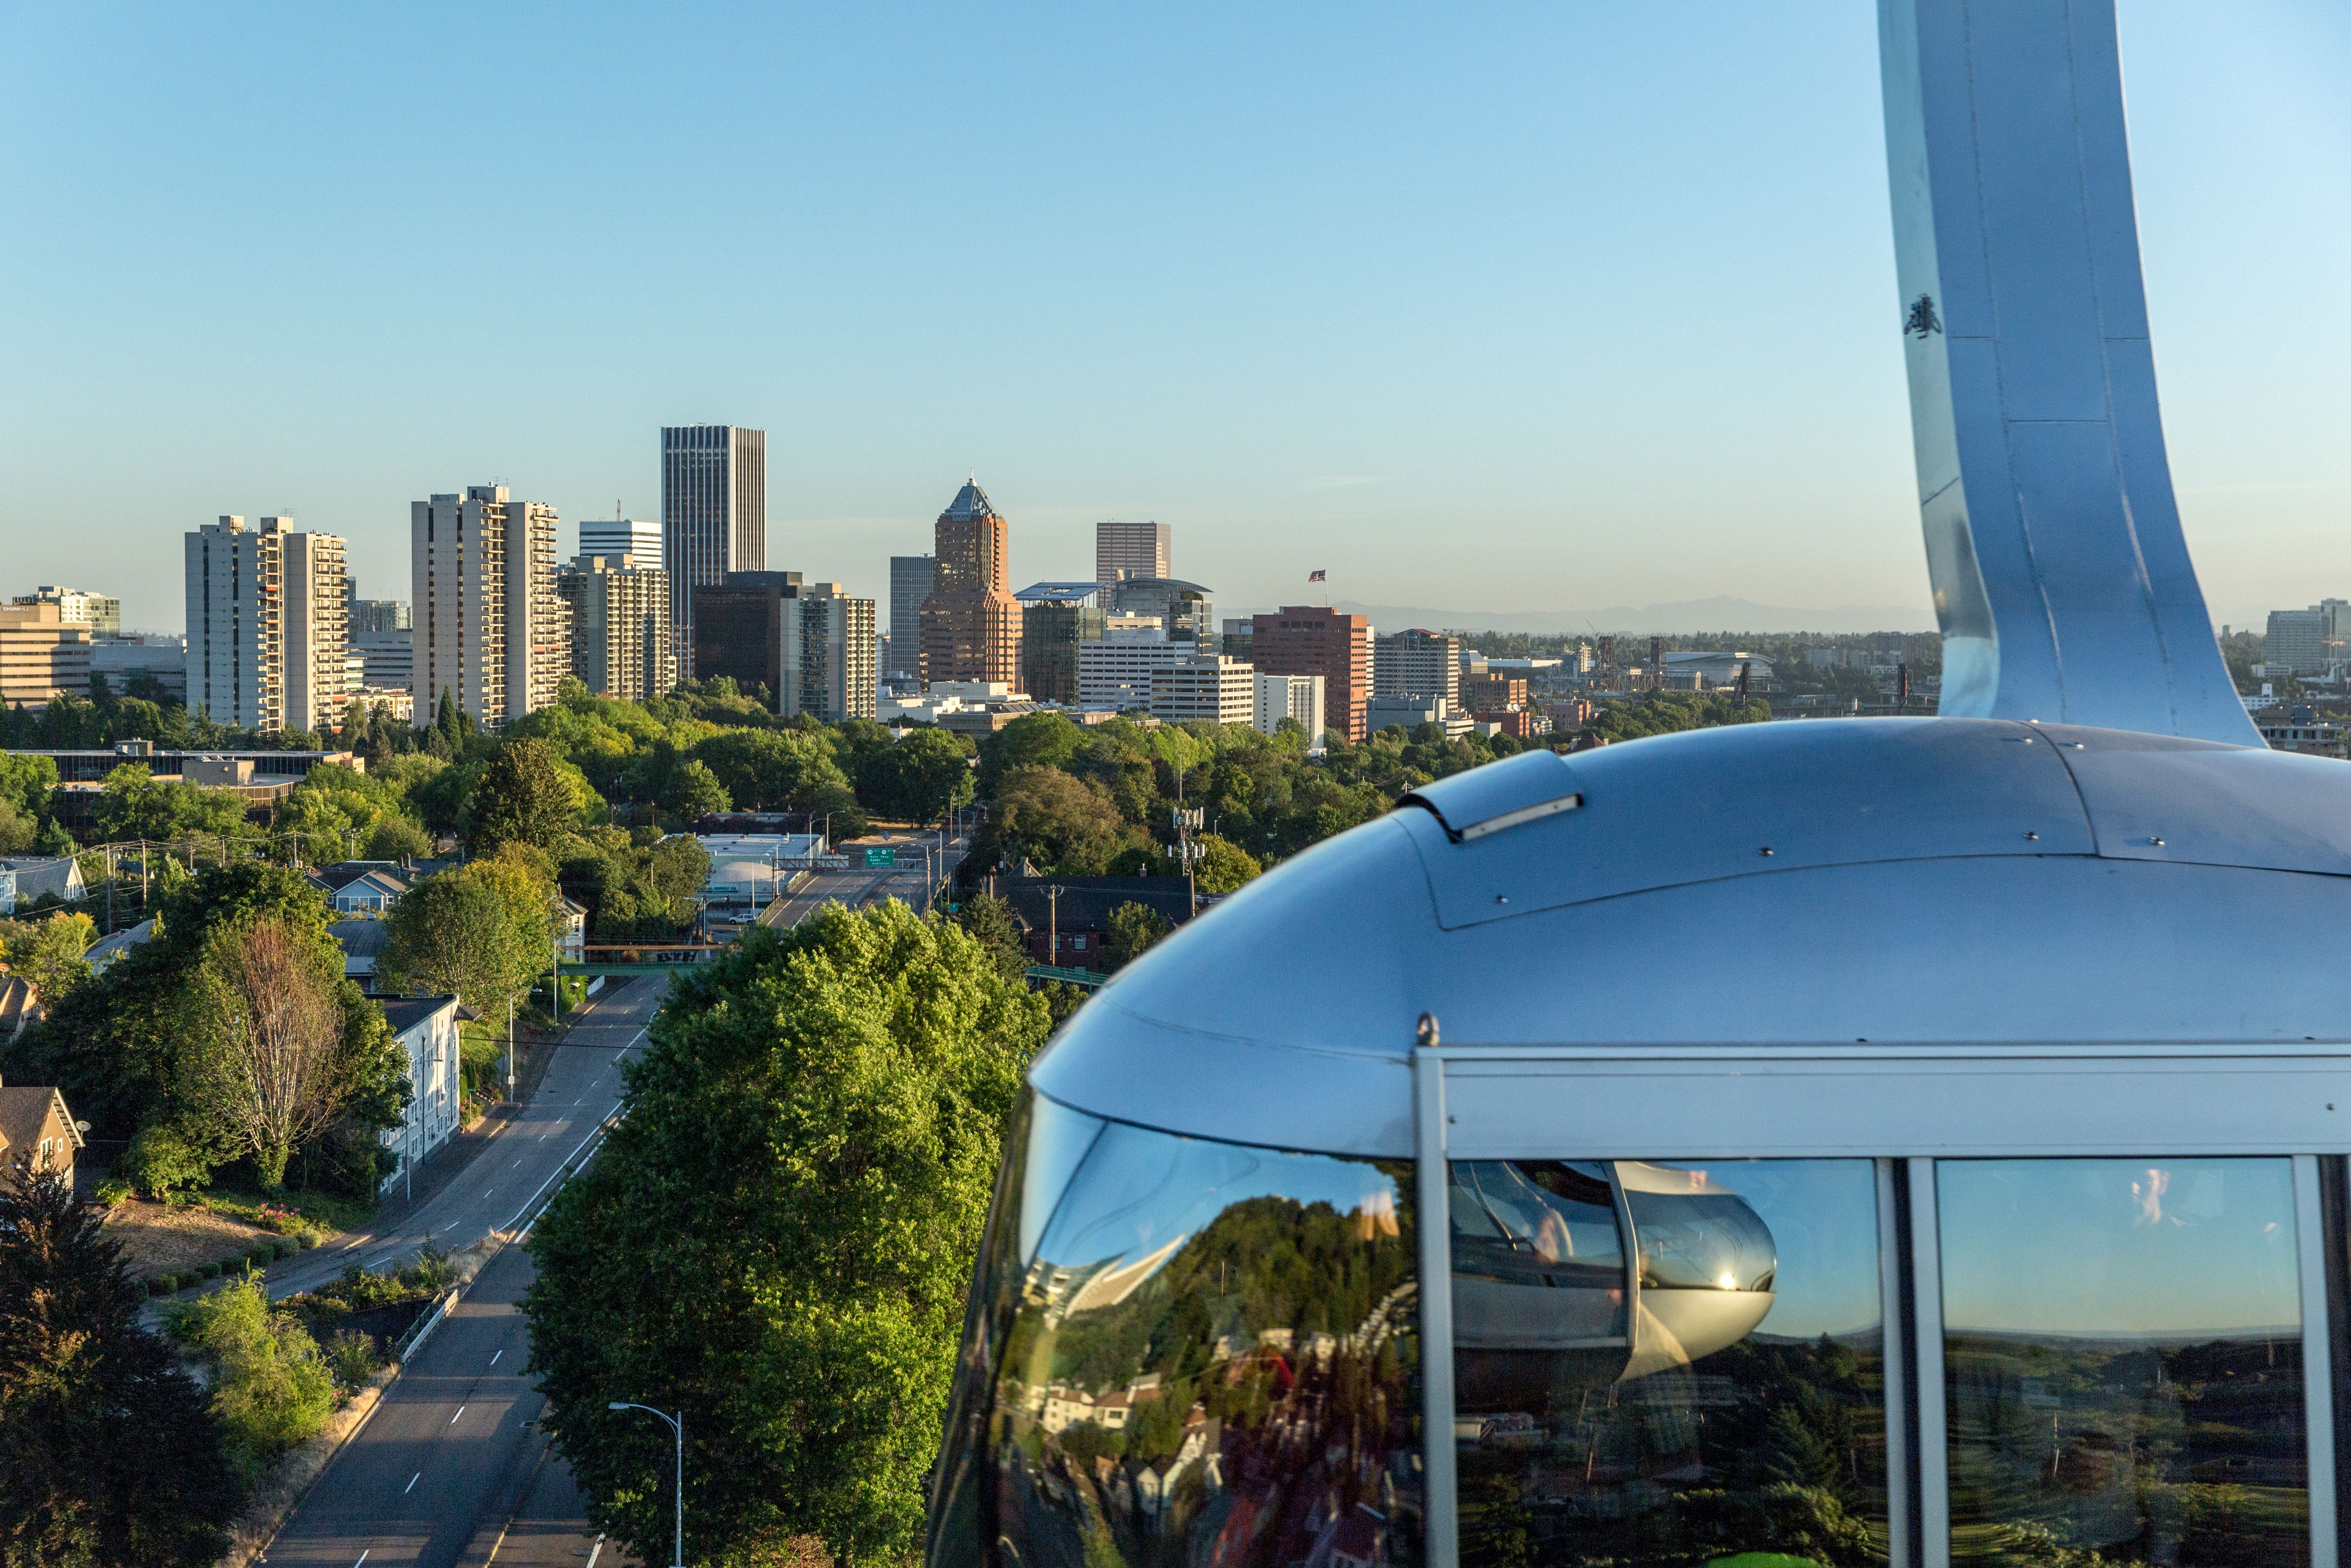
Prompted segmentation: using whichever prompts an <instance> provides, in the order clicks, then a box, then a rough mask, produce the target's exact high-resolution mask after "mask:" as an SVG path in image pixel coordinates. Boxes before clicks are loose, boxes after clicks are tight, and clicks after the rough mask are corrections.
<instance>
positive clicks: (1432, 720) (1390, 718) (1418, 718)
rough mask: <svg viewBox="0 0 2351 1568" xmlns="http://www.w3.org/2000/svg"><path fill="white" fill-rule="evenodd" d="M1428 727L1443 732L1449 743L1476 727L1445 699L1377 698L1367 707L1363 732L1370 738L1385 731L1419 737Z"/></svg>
mask: <svg viewBox="0 0 2351 1568" xmlns="http://www.w3.org/2000/svg"><path fill="white" fill-rule="evenodd" d="M1425 724H1433V725H1436V726H1437V727H1439V728H1441V729H1442V730H1444V732H1445V738H1446V739H1447V740H1458V739H1460V738H1461V737H1463V736H1465V735H1468V733H1469V731H1470V730H1471V729H1472V728H1474V727H1475V724H1474V722H1473V721H1472V720H1471V718H1470V717H1469V716H1468V714H1466V713H1463V712H1462V711H1461V710H1460V709H1458V708H1457V707H1455V706H1453V705H1452V704H1451V703H1450V702H1447V700H1446V699H1445V698H1443V697H1424V696H1414V695H1405V696H1395V697H1384V696H1377V695H1374V697H1373V698H1372V700H1371V701H1370V702H1368V703H1366V704H1364V733H1365V734H1367V735H1377V734H1379V732H1380V731H1382V730H1384V729H1401V730H1403V731H1404V732H1405V734H1406V735H1408V736H1411V735H1417V734H1418V733H1419V731H1420V727H1421V726H1422V725H1425Z"/></svg>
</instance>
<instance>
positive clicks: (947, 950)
mask: <svg viewBox="0 0 2351 1568" xmlns="http://www.w3.org/2000/svg"><path fill="white" fill-rule="evenodd" d="M1047 1027H1048V1019H1047V1014H1046V1008H1045V1005H1044V1003H1043V1002H1042V1001H1040V1000H1039V999H1038V998H1035V997H1032V996H1030V995H1029V993H1028V991H1027V990H1026V989H1025V988H1023V987H1022V986H1021V985H1020V984H1019V982H1018V981H1015V980H1011V979H1008V978H1006V977H1004V976H1003V975H1002V974H1001V973H1000V972H999V970H998V967H997V965H996V963H995V962H994V961H993V960H992V959H991V958H990V956H988V955H987V954H986V953H985V952H983V951H982V950H981V949H980V947H979V946H978V945H977V943H975V942H974V941H973V940H972V939H971V938H970V937H969V936H966V935H965V934H964V932H963V931H962V930H961V929H960V928H958V927H957V926H956V925H954V924H953V923H952V922H950V921H945V920H925V919H923V918H921V917H918V916H916V915H914V914H912V913H911V912H909V911H908V910H907V909H906V908H905V907H904V905H903V904H896V903H894V902H893V903H891V904H884V905H883V906H881V907H879V908H877V909H873V910H867V911H861V912H857V913H854V914H852V913H850V912H847V911H843V910H841V909H838V908H834V909H831V910H828V911H826V912H825V913H823V914H820V915H816V916H814V917H812V918H811V919H810V920H809V921H808V922H807V923H806V924H805V925H802V926H801V927H799V929H798V930H796V931H792V932H787V933H780V934H778V933H770V932H767V931H764V930H762V931H755V932H753V933H751V934H750V935H748V936H746V937H745V938H743V939H742V940H741V941H740V942H738V943H737V944H736V946H735V947H734V948H733V950H732V951H730V952H729V954H728V955H727V956H726V957H725V958H723V959H721V960H720V961H719V962H718V963H717V964H716V965H712V966H709V967H707V968H702V969H697V970H696V971H695V972H694V973H693V974H692V975H690V976H681V977H680V979H679V981H678V990H677V991H676V993H675V994H674V996H673V998H672V999H671V1001H670V1002H669V1004H668V1005H667V1006H666V1007H665V1008H664V1010H663V1012H662V1014H661V1016H660V1017H659V1018H658V1019H656V1020H655V1021H654V1023H653V1044H652V1046H651V1048H650V1050H649V1052H648V1054H647V1055H646V1057H645V1058H644V1060H643V1061H642V1062H640V1063H638V1064H636V1065H633V1066H632V1067H630V1068H629V1069H628V1070H627V1071H628V1073H629V1091H628V1101H627V1111H626V1113H625V1116H624V1119H623V1120H622V1122H621V1124H620V1125H619V1127H618V1128H617V1129H616V1130H615V1132H614V1133H613V1134H612V1136H611V1139H610V1140H609V1141H608V1142H607V1143H606V1145H604V1149H603V1152H602V1154H601V1155H599V1156H598V1158H597V1160H596V1163H595V1164H594V1165H592V1166H590V1167H589V1168H588V1169H587V1170H586V1171H585V1172H583V1173H582V1174H581V1175H580V1176H578V1177H576V1178H574V1179H573V1181H572V1182H571V1183H570V1184H569V1186H566V1187H564V1188H563V1189H562V1191H561V1193H560V1194H559V1197H557V1199H556V1201H555V1203H554V1205H553V1206H552V1207H550V1208H549V1212H548V1214H547V1215H546V1217H545V1218H543V1219H542V1220H541V1221H540V1222H539V1225H538V1230H537V1232H536V1234H535V1238H534V1239H533V1241H532V1243H531V1247H532V1250H533V1252H534V1253H535V1254H536V1257H537V1260H538V1281H537V1282H536V1283H535V1284H534V1285H533V1286H532V1287H531V1291H530V1294H529V1296H528V1299H527V1301H526V1305H525V1311H526V1312H528V1315H529V1317H530V1320H531V1339H532V1347H533V1348H532V1357H533V1360H532V1369H533V1371H534V1372H535V1373H537V1374H538V1375H539V1376H540V1377H542V1378H543V1379H544V1382H543V1385H542V1386H543V1387H544V1388H545V1389H546V1391H547V1393H548V1396H549V1408H548V1414H547V1416H546V1417H545V1420H546V1424H547V1427H548V1428H549V1430H550V1431H551V1432H553V1433H554V1434H555V1437H556V1441H557V1443H558V1445H559V1447H560V1448H561V1449H562V1451H563V1453H564V1456H565V1458H567V1459H568V1460H569V1462H570V1464H571V1466H572V1469H573V1473H574V1474H576V1475H577V1476H579V1477H580V1482H581V1486H582V1490H584V1491H586V1492H587V1493H588V1495H589V1496H590V1497H591V1498H594V1499H598V1500H600V1501H597V1502H593V1503H591V1504H590V1509H591V1511H592V1513H593V1516H594V1517H595V1519H596V1521H597V1522H598V1524H599V1525H600V1526H601V1527H602V1528H604V1529H607V1530H610V1531H612V1532H614V1533H615V1534H616V1535H618V1536H620V1537H621V1538H622V1540H624V1541H626V1542H628V1543H629V1544H630V1546H631V1548H632V1550H633V1551H634V1552H636V1553H637V1554H638V1555H639V1556H640V1557H641V1558H643V1560H644V1561H646V1562H649V1563H650V1562H657V1561H666V1558H665V1557H664V1556H662V1555H660V1554H662V1553H665V1552H667V1551H668V1550H669V1529H670V1508H671V1493H670V1491H669V1481H668V1479H667V1478H668V1477H669V1475H670V1473H671V1469H670V1467H671V1462H672V1461H671V1449H670V1439H669V1435H668V1433H667V1432H666V1431H664V1430H662V1429H660V1427H658V1425H657V1424H656V1423H653V1422H651V1421H649V1420H647V1419H645V1418H644V1417H643V1416H636V1415H633V1414H628V1413H622V1414H617V1415H616V1414H613V1413H611V1412H610V1411H608V1410H607V1409H606V1408H605V1406H606V1405H607V1403H608V1402H610V1401H612V1400H643V1401H644V1402H646V1403H659V1404H661V1405H663V1406H664V1407H666V1408H671V1409H677V1408H681V1407H682V1408H683V1409H684V1413H685V1437H686V1448H687V1453H686V1457H685V1471H686V1488H687V1497H686V1500H685V1520H686V1530H687V1542H686V1560H687V1561H688V1562H695V1563H754V1562H766V1561H768V1560H769V1558H768V1555H766V1554H768V1553H779V1552H781V1551H782V1550H783V1548H784V1545H785V1542H787V1540H788V1539H789V1537H791V1536H794V1535H814V1536H817V1537H820V1539H821V1540H822V1541H823V1542H825V1544H826V1546H827V1547H828V1548H829V1549H830V1550H831V1552H832V1553H833V1554H834V1557H835V1559H836V1561H838V1562H841V1563H857V1564H879V1563H901V1562H903V1561H904V1559H905V1557H906V1554H907V1553H908V1552H910V1551H911V1550H913V1548H914V1546H915V1544H916V1543H917V1541H918V1539H919V1534H920V1530H921V1519H922V1495H921V1494H922V1479H923V1476H924V1472H925V1469H927V1467H928V1466H929V1464H930V1462H931V1459H932V1457H933V1455H934V1453H935V1449H936V1447H937V1442H938V1434H939V1423H940V1419H941V1415H942V1412H943V1410H944V1407H945V1403H946V1391H947V1384H948V1380H949V1377H950V1375H951V1372H952V1369H953V1365H954V1361H955V1343H956V1333H957V1331H958V1329H959V1328H960V1326H961V1323H962V1320H963V1293H964V1289H965V1286H966V1284H967V1281H968V1279H969V1276H970V1272H971V1259H972V1256H973V1254H974V1252H975V1251H976V1249H977V1245H978V1241H979V1233H980V1228H981V1225H982V1223H983V1221H984V1219H985V1215H986V1210H987V1200H988V1192H989V1187H990V1185H991V1182H992V1180H993V1176H994V1172H995V1166H996V1161H997V1155H998V1138H999V1134H1000V1130H1001V1128H1002V1126H1003V1124H1004V1120H1005V1117H1006V1114H1007V1113H1008V1110H1009V1108H1010V1106H1011V1104H1012V1100H1013V1096H1014V1093H1015V1092H1016V1089H1017V1087H1018V1083H1019V1073H1020V1071H1021V1069H1022V1066H1023V1065H1024V1064H1025V1062H1026V1061H1028V1059H1029V1055H1030V1054H1031V1053H1032V1052H1033V1051H1035V1050H1036V1049H1037V1047H1038V1045H1039V1044H1040V1043H1041V1041H1042V1040H1043V1039H1044V1035H1045V1032H1046V1029H1047Z"/></svg>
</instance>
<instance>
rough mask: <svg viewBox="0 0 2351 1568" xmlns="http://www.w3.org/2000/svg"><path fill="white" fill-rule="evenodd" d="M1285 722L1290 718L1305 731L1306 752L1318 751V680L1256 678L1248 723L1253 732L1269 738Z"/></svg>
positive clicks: (1320, 715)
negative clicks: (1255, 688)
mask: <svg viewBox="0 0 2351 1568" xmlns="http://www.w3.org/2000/svg"><path fill="white" fill-rule="evenodd" d="M1286 718H1294V719H1296V720H1297V721H1298V722H1299V723H1300V724H1301V725H1303V726H1304V727H1305V728H1306V746H1307V749H1308V750H1310V751H1312V750H1320V749H1321V748H1322V676H1320V675H1268V674H1259V676H1258V677H1257V708H1256V713H1255V715H1254V716H1253V717H1252V719H1251V722H1252V723H1253V724H1254V725H1255V726H1256V727H1257V728H1259V729H1260V730H1262V731H1264V732H1265V733H1266V734H1268V735H1271V734H1272V733H1273V732H1274V731H1276V730H1278V729H1280V727H1281V721H1282V720H1283V719H1286Z"/></svg>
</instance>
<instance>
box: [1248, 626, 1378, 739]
mask: <svg viewBox="0 0 2351 1568" xmlns="http://www.w3.org/2000/svg"><path fill="white" fill-rule="evenodd" d="M1251 650H1252V652H1253V653H1254V655H1255V658H1256V663H1257V667H1258V668H1259V670H1260V671H1262V672H1264V673H1265V674H1272V675H1321V676H1322V692H1323V699H1324V702H1325V705H1326V727H1328V728H1329V729H1331V730H1333V731H1335V732H1336V733H1338V734H1340V735H1343V736H1344V737H1347V739H1349V740H1350V741H1355V742H1360V741H1362V740H1363V738H1364V704H1365V703H1366V702H1368V701H1369V700H1370V698H1371V695H1372V623H1371V622H1370V621H1369V620H1367V619H1366V618H1364V616H1361V615H1343V614H1341V613H1340V612H1338V611H1336V610H1333V609H1330V608H1328V607H1327V606H1316V605H1309V604H1292V605H1285V606H1284V607H1283V608H1282V609H1280V610H1279V611H1277V612H1274V613H1273V614H1270V615H1260V616H1259V617H1258V618H1257V630H1256V632H1254V633H1253V635H1252V642H1251Z"/></svg>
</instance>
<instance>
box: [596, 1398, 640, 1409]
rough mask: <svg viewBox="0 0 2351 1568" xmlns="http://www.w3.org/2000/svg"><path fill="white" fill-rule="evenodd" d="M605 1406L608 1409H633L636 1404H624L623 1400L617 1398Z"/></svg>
mask: <svg viewBox="0 0 2351 1568" xmlns="http://www.w3.org/2000/svg"><path fill="white" fill-rule="evenodd" d="M604 1408H605V1409H607V1410H633V1409H635V1408H636V1406H633V1405H624V1404H622V1402H621V1401H619V1400H617V1399H615V1400H614V1401H612V1403H611V1404H610V1405H607V1406H604Z"/></svg>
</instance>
